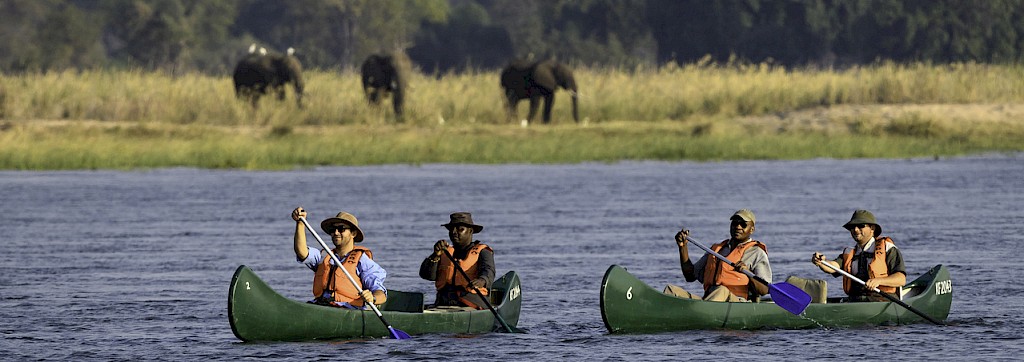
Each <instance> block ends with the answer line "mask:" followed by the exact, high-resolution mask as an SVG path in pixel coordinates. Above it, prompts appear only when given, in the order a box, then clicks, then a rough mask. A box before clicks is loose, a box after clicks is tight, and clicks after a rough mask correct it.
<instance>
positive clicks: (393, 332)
mask: <svg viewBox="0 0 1024 362" xmlns="http://www.w3.org/2000/svg"><path fill="white" fill-rule="evenodd" d="M299 220H301V221H302V224H303V225H306V229H309V232H311V233H313V237H315V238H316V241H318V242H320V246H322V247H323V248H324V250H327V254H328V255H330V256H331V258H333V259H334V262H336V263H338V264H341V259H340V258H338V256H337V255H334V251H332V250H331V248H330V247H328V246H327V243H325V242H324V240H323V239H320V235H319V234H317V233H316V230H314V229H313V227H312V226H309V221H306V218H305V217H301V216H300V217H299ZM338 269H339V270H341V271H342V272H344V273H345V276H346V277H348V281H349V282H351V283H352V285H354V286H355V287H356V290H358V291H359V292H360V293H362V292H363V287H362V285H360V284H359V283H357V282H356V280H355V279H353V278H352V275H351V274H349V273H348V270H345V268H338ZM366 304H368V305H369V306H370V309H373V313H374V314H376V315H377V318H380V322H381V323H384V326H385V327H388V331H389V332H391V338H394V339H410V338H412V337H410V336H409V334H408V333H405V332H402V331H400V330H398V329H395V328H394V327H392V326H391V323H388V321H387V320H385V319H384V315H383V314H381V313H380V310H379V309H377V306H375V305H373V302H367V303H366Z"/></svg>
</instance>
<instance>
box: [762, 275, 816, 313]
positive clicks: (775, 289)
mask: <svg viewBox="0 0 1024 362" xmlns="http://www.w3.org/2000/svg"><path fill="white" fill-rule="evenodd" d="M768 293H769V294H771V296H772V301H774V302H775V304H776V305H778V306H779V307H782V309H785V310H786V311H788V312H790V313H793V314H796V315H800V313H803V312H804V309H807V306H808V305H810V304H811V295H810V294H807V292H805V291H803V289H800V288H799V287H797V286H795V285H793V284H789V283H785V282H783V283H775V284H769V285H768Z"/></svg>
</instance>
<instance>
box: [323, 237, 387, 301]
mask: <svg viewBox="0 0 1024 362" xmlns="http://www.w3.org/2000/svg"><path fill="white" fill-rule="evenodd" d="M363 254H366V256H367V257H369V258H370V259H373V253H372V252H370V249H368V248H366V247H363V246H356V247H355V248H353V249H352V251H350V252H349V253H348V255H346V256H345V257H344V258H343V260H342V262H341V268H345V270H348V273H349V275H351V276H352V278H353V279H355V280H356V281H357V282H358V281H359V275H358V273H356V264H358V263H359V259H360V258H361V257H362V255H363ZM330 260H331V257H329V256H328V257H325V258H324V260H323V261H322V262H320V265H319V266H317V267H316V275H315V276H313V297H314V298H320V297H321V296H323V295H324V292H325V291H326V292H333V295H334V301H335V302H343V303H348V304H349V305H351V306H353V307H362V306H363V298H362V297H360V296H359V290H358V289H356V286H354V285H352V282H351V281H349V280H348V277H346V276H345V273H344V272H342V271H341V270H338V269H339V267H337V266H332V265H331V264H330ZM332 272H333V273H332Z"/></svg>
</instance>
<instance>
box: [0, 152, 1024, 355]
mask: <svg viewBox="0 0 1024 362" xmlns="http://www.w3.org/2000/svg"><path fill="white" fill-rule="evenodd" d="M1022 180H1024V154H1009V155H982V156H971V157H962V158H951V159H938V160H935V159H902V160H830V159H817V160H807V161H743V162H715V163H691V162H678V163H665V162H624V163H614V164H576V165H498V166H493V165H422V166H372V167H329V168H316V169H308V170H295V171H286V172H251V171H236V170H228V171H225V170H196V169H159V170H149V171H128V172H123V171H60V172H14V171H7V172H0V211H2V212H3V216H2V217H0V359H7V360H37V359H43V360H54V359H61V360H64V359H74V360H110V359H113V360H128V359H146V360H149V359H153V360H239V359H285V358H287V359H297V360H308V359H329V360H336V359H342V358H343V359H383V358H389V359H407V360H427V359H434V358H438V357H442V356H444V357H449V358H454V359H495V358H501V359H511V360H534V359H544V360H547V359H570V360H583V359H588V360H592V359H598V360H605V359H611V360H620V359H641V360H660V359H668V358H704V357H707V356H709V355H715V356H719V357H730V358H763V359H768V360H780V359H787V360H790V359H796V360H800V359H812V358H837V359H851V358H870V357H875V358H883V359H911V360H916V359H946V358H951V357H957V356H962V357H970V358H972V359H981V358H984V359H1014V360H1016V359H1019V358H1020V357H1019V356H1020V355H1021V353H1022V352H1024V343H1022V341H1021V333H1020V331H1021V325H1022V323H1024V318H1022V317H1021V313H1020V309H1021V305H1022V303H1021V292H1022V291H1024V287H1022V286H1021V283H1020V281H1021V280H1022V279H1024V272H1022V267H1021V266H1020V263H1019V262H1018V261H1017V260H1016V259H1017V258H1018V254H1019V252H1015V250H1018V251H1019V248H1020V246H1021V245H1022V244H1024V236H1022V235H1024V217H1022V211H1021V210H1022V208H1021V206H1022V205H1024V192H1022V186H1021V185H1022V184H1024V181H1022ZM299 205H301V206H303V207H305V208H306V209H307V210H309V211H310V213H311V214H310V219H311V221H313V222H314V223H317V222H319V220H322V219H323V218H325V217H328V216H332V215H334V214H335V213H337V212H338V211H339V210H345V211H349V212H352V213H354V214H355V215H356V216H357V217H359V220H360V226H361V227H362V228H363V230H364V231H365V233H366V242H365V243H364V245H366V246H368V247H371V248H372V249H373V250H374V255H375V257H376V260H377V261H378V262H379V263H381V264H382V265H383V266H384V267H385V268H387V270H388V272H389V277H388V279H387V284H388V286H389V288H391V289H398V290H406V291H421V292H426V293H428V294H427V295H428V298H427V299H428V301H429V300H432V299H433V294H432V292H431V289H432V287H431V283H430V282H427V281H424V280H420V279H419V278H418V277H417V270H418V266H419V262H420V261H421V260H422V258H423V257H425V256H426V255H427V254H428V253H429V252H430V250H431V245H432V244H433V242H435V241H436V240H438V239H441V238H445V236H446V234H445V230H444V229H443V228H442V227H441V226H440V224H442V223H445V222H447V220H448V214H449V213H451V212H454V211H471V212H473V216H474V220H475V221H476V222H477V223H478V224H482V225H484V226H485V229H484V230H483V232H482V233H480V234H478V235H477V239H479V240H484V241H486V242H487V243H488V244H490V245H491V246H492V247H493V248H494V250H495V255H496V256H495V259H496V264H497V268H498V272H499V273H504V272H505V271H508V270H516V271H517V272H518V273H519V275H520V278H521V279H522V286H523V289H522V296H523V309H522V316H521V319H520V324H519V326H520V327H521V328H525V329H527V330H528V331H529V333H528V334H515V335H513V334H504V333H492V334H486V335H479V336H458V335H425V336H414V337H413V339H411V340H404V341H396V340H365V341H340V342H301V343H242V342H240V341H238V340H237V339H236V338H235V337H234V335H233V334H232V333H231V329H230V326H229V325H228V320H227V303H226V301H227V292H228V283H229V282H230V279H231V275H232V273H233V272H234V270H235V268H236V267H238V265H241V264H245V265H248V266H249V267H251V268H252V269H253V270H254V271H255V272H256V273H257V274H258V275H259V276H260V277H262V278H263V279H264V280H265V281H267V283H268V284H270V285H271V286H272V287H273V288H275V289H276V290H277V291H278V292H280V293H281V294H283V295H285V296H287V297H290V298H293V299H306V298H307V294H308V293H309V292H308V289H309V284H310V281H311V278H312V273H311V272H309V271H308V269H304V268H303V267H302V265H300V264H299V263H297V262H295V261H294V254H293V252H292V247H291V233H292V230H293V228H294V222H293V221H292V220H291V219H290V218H289V212H290V211H291V210H292V209H293V208H294V207H296V206H299ZM739 208H750V209H752V210H754V212H755V213H756V215H757V230H756V232H755V237H756V238H757V239H759V240H762V241H764V242H765V243H766V244H767V245H768V246H769V255H770V259H771V261H772V268H773V271H774V277H775V279H776V280H777V281H781V280H783V279H784V278H785V276H787V275H798V276H803V277H813V278H822V277H824V274H820V272H818V271H817V268H816V267H814V266H813V265H811V264H810V263H809V262H808V260H809V258H810V255H811V254H812V253H813V252H815V251H820V252H824V253H826V254H827V255H830V256H834V255H835V254H837V253H838V252H839V251H840V250H841V249H842V248H843V247H844V246H848V245H850V244H851V243H852V240H851V239H850V236H849V233H847V232H846V231H845V230H843V229H842V228H841V227H840V225H842V224H843V223H845V222H846V221H847V220H849V217H850V214H851V213H852V211H853V210H854V209H857V208H866V209H870V210H872V211H874V212H875V215H876V216H877V217H878V219H879V223H880V224H881V225H882V227H883V229H884V234H885V235H889V236H891V237H893V239H894V240H895V241H896V243H897V245H898V246H899V247H900V249H901V250H902V251H903V254H904V256H905V259H906V264H907V271H908V274H909V276H908V279H913V278H916V277H917V276H918V275H920V274H921V273H923V272H925V271H927V270H928V269H929V268H930V267H932V266H934V265H936V264H945V265H947V266H949V267H950V273H951V275H952V279H953V293H954V300H953V306H952V310H951V311H950V317H949V319H948V322H949V323H950V325H948V326H934V325H928V324H917V325H910V326H897V327H892V326H889V327H864V328H852V329H812V330H797V331H791V330H759V331H688V332H676V333H663V334H649V335H610V334H608V333H607V331H606V329H605V327H604V324H603V322H602V321H601V314H600V310H599V302H598V294H599V288H600V283H601V277H602V275H603V273H604V271H605V270H606V269H607V268H608V266H610V265H612V264H619V265H623V266H626V267H627V268H629V270H630V272H632V273H634V274H635V275H637V276H638V277H639V278H640V279H642V280H644V281H645V282H647V283H649V284H651V285H652V286H654V287H656V288H659V289H660V288H661V287H663V286H664V285H665V284H666V283H676V284H684V285H686V286H687V287H688V288H689V289H691V290H697V289H699V286H698V285H696V284H695V283H691V284H685V282H684V281H683V280H682V275H681V273H680V272H679V266H678V258H677V253H676V247H675V246H674V243H673V241H672V236H673V235H674V233H675V232H676V231H677V230H678V229H679V227H680V226H683V225H685V226H686V227H687V228H689V229H690V230H691V232H692V236H694V237H695V238H696V239H697V240H703V241H705V242H706V243H711V242H714V241H718V240H721V239H724V238H727V237H728V233H727V228H728V223H729V221H728V218H729V216H730V215H731V214H732V212H733V211H735V210H736V209H739ZM310 241H311V242H314V241H313V239H312V238H310ZM840 285H841V284H839V283H838V280H835V279H833V280H830V284H829V295H830V296H839V295H840V294H841V293H842V291H841V289H842V288H841V287H840Z"/></svg>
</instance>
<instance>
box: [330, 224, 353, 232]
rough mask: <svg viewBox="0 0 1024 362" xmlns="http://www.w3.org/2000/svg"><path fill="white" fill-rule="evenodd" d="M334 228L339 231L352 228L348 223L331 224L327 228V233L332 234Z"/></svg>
mask: <svg viewBox="0 0 1024 362" xmlns="http://www.w3.org/2000/svg"><path fill="white" fill-rule="evenodd" d="M335 230H337V231H339V232H344V231H345V230H352V228H351V227H349V226H348V225H344V224H340V225H332V226H330V227H328V228H327V233H328V234H334V231H335Z"/></svg>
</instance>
